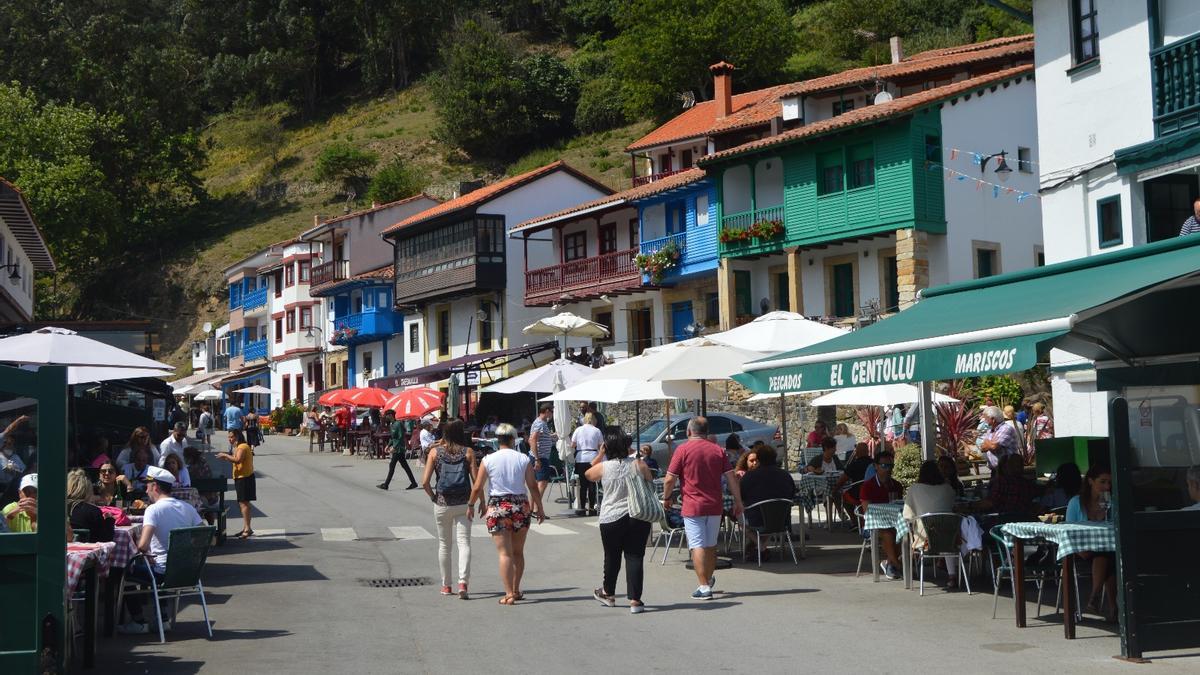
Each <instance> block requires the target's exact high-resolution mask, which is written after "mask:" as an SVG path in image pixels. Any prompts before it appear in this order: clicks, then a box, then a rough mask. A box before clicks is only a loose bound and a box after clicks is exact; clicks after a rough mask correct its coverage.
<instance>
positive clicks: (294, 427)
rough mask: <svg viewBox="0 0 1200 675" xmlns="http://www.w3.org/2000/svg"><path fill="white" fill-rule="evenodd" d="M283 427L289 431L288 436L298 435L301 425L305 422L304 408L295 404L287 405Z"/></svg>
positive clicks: (285, 405) (284, 409)
mask: <svg viewBox="0 0 1200 675" xmlns="http://www.w3.org/2000/svg"><path fill="white" fill-rule="evenodd" d="M282 412H283V414H282V417H283V426H284V427H285V428H286V429H287V433H288V435H292V436H294V435H296V434H298V433H299V431H300V423H301V422H302V421H304V408H302V407H300V405H299V404H297V403H295V402H291V403H286V404H284V406H283V411H282Z"/></svg>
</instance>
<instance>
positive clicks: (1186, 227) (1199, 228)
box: [1179, 216, 1200, 237]
mask: <svg viewBox="0 0 1200 675" xmlns="http://www.w3.org/2000/svg"><path fill="white" fill-rule="evenodd" d="M1197 232H1200V223H1197V222H1196V216H1188V219H1187V220H1185V221H1183V227H1181V228H1179V236H1181V237H1186V236H1188V235H1189V234H1196V233H1197Z"/></svg>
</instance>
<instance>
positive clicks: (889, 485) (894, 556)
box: [858, 450, 903, 579]
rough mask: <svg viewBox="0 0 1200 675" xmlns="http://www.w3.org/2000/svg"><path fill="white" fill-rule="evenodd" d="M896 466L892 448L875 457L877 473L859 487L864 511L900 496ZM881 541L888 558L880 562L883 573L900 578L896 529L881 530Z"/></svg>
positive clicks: (900, 490) (889, 576)
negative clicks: (894, 477)
mask: <svg viewBox="0 0 1200 675" xmlns="http://www.w3.org/2000/svg"><path fill="white" fill-rule="evenodd" d="M895 466H896V455H895V454H894V453H892V451H890V450H884V451H883V452H881V453H879V457H877V458H876V459H875V475H874V476H871V477H870V478H868V479H866V480H865V481H863V484H862V485H861V486H859V488H858V498H859V501H861V502H862V509H863V513H866V512H867V507H868V506H869V505H871V504H887V503H888V502H890V501H892V500H893V499H897V498H899V497H900V494H901V493H902V492H903V488H901V487H900V484H899V483H897V482H896V481H894V480H892V468H893V467H895ZM879 541H880V542H882V544H883V553H884V555H886V556H887V560H886V561H884V562H881V563H879V566H880V567H881V568H882V569H883V575H884V576H885V577H887V578H889V579H899V578H900V573H899V572H898V571H897V570H898V569H899V568H900V556H899V552H898V549H897V547H896V529H895V528H891V527H889V528H886V529H881V530H879Z"/></svg>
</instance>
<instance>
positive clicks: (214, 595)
mask: <svg viewBox="0 0 1200 675" xmlns="http://www.w3.org/2000/svg"><path fill="white" fill-rule="evenodd" d="M255 464H256V468H257V469H258V471H259V478H258V495H259V501H258V502H257V503H256V507H257V510H256V513H255V521H254V529H255V531H256V532H258V533H260V535H261V536H259V537H257V538H254V539H251V540H249V541H244V542H243V541H237V540H230V541H229V542H228V543H227V544H226V545H225V546H223V547H221V548H218V549H215V551H214V554H213V555H212V557H211V558H210V561H209V565H208V568H207V570H206V583H207V588H208V589H209V591H210V594H209V604H210V608H211V613H212V617H213V619H214V622H215V623H214V637H213V640H212V641H209V640H207V639H206V637H205V635H204V628H203V624H202V622H201V618H200V617H201V615H200V610H199V607H198V605H190V606H187V607H185V608H184V609H183V611H182V612H181V619H180V622H179V625H178V627H177V628H176V629H175V630H174V631H173V632H171V633H168V635H167V644H165V645H159V644H158V643H157V642H155V641H153V640H151V639H149V638H147V637H142V636H139V637H126V636H117V637H115V638H113V639H111V640H109V641H107V642H105V643H103V644H102V646H101V650H102V651H101V654H100V657H99V660H98V664H97V665H98V670H97V671H96V672H120V673H137V672H147V673H155V674H156V675H157V674H159V673H194V672H205V673H234V672H241V673H282V672H290V673H327V672H329V671H331V670H332V671H335V672H345V673H395V672H404V673H446V672H456V671H460V670H464V671H465V670H467V669H471V670H474V671H490V672H497V673H506V672H517V671H529V670H534V671H539V672H560V673H568V672H599V671H606V672H642V671H652V672H681V671H692V672H714V671H719V670H720V671H731V672H770V673H775V672H780V673H783V672H797V671H800V670H802V669H803V670H813V669H819V670H820V671H823V672H847V671H851V670H854V671H858V672H924V673H931V672H933V673H937V672H953V673H956V674H961V673H983V672H995V671H997V670H1001V669H1004V670H1011V669H1019V670H1027V671H1031V672H1050V671H1056V672H1068V673H1073V672H1081V673H1082V672H1089V673H1096V672H1117V671H1130V672H1133V671H1134V670H1135V669H1136V671H1137V672H1139V673H1142V672H1185V671H1190V672H1197V669H1200V656H1198V655H1194V654H1193V655H1190V656H1189V655H1183V656H1178V657H1175V658H1161V659H1157V660H1156V661H1155V662H1154V663H1153V664H1152V665H1150V666H1132V665H1129V664H1125V663H1123V662H1119V661H1116V660H1114V659H1113V658H1112V655H1113V654H1117V653H1119V651H1120V645H1119V643H1118V640H1117V638H1116V637H1115V635H1114V634H1113V632H1112V631H1111V630H1107V629H1102V628H1100V627H1098V626H1097V625H1096V624H1094V623H1086V624H1084V625H1083V626H1081V627H1080V629H1079V638H1080V639H1077V640H1075V641H1066V640H1064V639H1063V638H1062V627H1061V624H1059V623H1057V622H1055V621H1054V620H1053V618H1052V617H1051V618H1049V619H1048V620H1047V621H1046V622H1040V621H1037V620H1036V619H1032V618H1031V625H1030V627H1029V628H1026V629H1024V630H1019V629H1017V628H1015V627H1014V626H1013V622H1012V619H1011V617H1012V600H1011V599H1010V598H1007V597H1002V598H1001V601H1000V614H999V616H1000V618H998V619H996V620H992V619H991V605H992V598H991V590H992V589H991V585H990V583H988V582H982V583H984V584H985V587H984V588H977V589H976V590H977V594H976V595H973V596H967V595H966V594H965V593H961V592H955V593H946V592H945V591H944V590H943V589H942V588H940V587H938V588H934V589H932V592H930V589H929V588H928V587H927V591H926V596H925V597H919V596H918V595H917V594H916V592H905V591H904V589H903V586H902V585H901V584H900V583H899V582H885V583H879V584H873V583H871V580H870V578H869V577H868V576H864V577H862V578H855V577H854V568H855V564H856V563H857V559H858V550H859V547H858V540H857V538H856V537H855V535H851V534H842V533H838V534H833V535H831V534H828V533H826V532H824V531H823V530H822V531H819V532H814V533H813V534H812V539H811V541H810V544H809V548H808V559H807V560H802V561H801V563H800V566H799V567H795V566H793V565H792V564H791V563H790V562H787V563H769V564H766V565H764V566H763V568H762V569H761V570H759V569H755V568H754V567H753V566H752V565H751V566H749V567H739V568H737V569H733V570H728V571H723V572H720V573H718V579H717V590H718V593H717V596H716V599H714V600H712V601H708V602H695V601H692V599H691V598H690V597H689V596H690V593H691V591H692V590H693V588H694V587H695V577H694V576H693V575H692V573H691V572H690V571H689V570H686V569H685V568H684V567H683V565H682V557H681V555H680V554H679V553H677V552H672V554H671V555H670V556H669V558H668V562H667V564H666V565H665V566H660V565H658V564H657V562H656V563H655V564H653V565H648V567H647V573H646V591H645V594H644V599H645V602H646V604H647V606H648V610H649V611H647V612H646V613H644V614H641V615H630V614H629V612H628V610H627V607H626V606H625V605H624V603H623V602H622V603H621V605H620V606H618V608H615V609H610V608H605V607H602V606H600V605H598V604H597V603H596V602H595V601H594V600H592V598H591V589H592V588H594V587H595V586H598V585H599V578H600V563H601V548H600V540H599V532H598V530H597V528H596V526H595V525H596V523H595V518H579V519H576V518H561V519H558V518H556V519H552V520H550V521H547V522H546V523H545V524H543V525H540V526H535V528H534V534H533V535H531V536H530V538H529V543H528V546H527V557H528V567H527V571H526V582H525V590H526V592H527V597H528V601H527V602H525V603H522V604H521V605H518V606H516V607H511V608H510V607H500V606H498V605H497V604H496V599H497V598H498V597H499V596H500V595H501V589H502V587H501V585H500V583H499V579H498V576H497V572H496V554H495V549H494V548H493V546H492V544H491V541H490V538H488V537H487V536H486V535H485V534H484V533H483V531H482V528H476V529H475V530H474V535H475V536H474V538H473V539H472V542H473V546H472V551H473V562H472V579H471V594H472V599H471V600H470V601H467V602H463V601H461V600H459V599H457V598H454V597H449V598H448V597H443V596H441V595H440V594H439V593H438V585H437V575H438V572H437V542H436V539H434V538H433V533H434V531H435V530H434V526H433V517H432V508H431V505H430V503H429V501H428V499H427V498H426V497H425V495H424V493H423V492H421V491H420V490H413V491H404V490H396V489H395V488H396V485H397V484H399V486H400V487H403V486H404V484H405V481H404V480H403V478H401V479H400V480H398V481H395V482H394V483H393V490H392V491H389V492H383V491H381V490H378V489H376V488H375V487H374V485H375V484H376V483H378V482H380V480H381V479H382V477H383V474H384V473H385V472H386V469H387V466H386V464H385V463H384V462H381V461H364V460H359V459H358V458H356V457H344V456H341V455H331V454H329V453H324V454H321V453H311V454H310V453H309V452H308V451H307V441H301V440H299V439H292V438H284V437H270V438H269V439H268V442H267V444H266V445H264V446H263V447H261V448H260V449H259V452H258V455H257V457H256V462H255ZM231 496H232V494H231ZM553 496H554V497H558V494H557V492H555V493H554V495H553ZM548 510H549V512H550V513H551V514H552V515H553V514H556V513H563V512H564V511H565V510H566V505H565V504H564V503H552V504H550V506H549V507H548ZM238 529H239V524H238V522H237V521H234V520H232V519H231V521H230V530H231V531H232V532H236V531H238ZM660 555H661V554H660ZM397 577H428V578H430V579H432V580H433V585H429V586H418V587H411V588H385V589H376V588H370V587H367V586H365V585H364V584H363V583H362V580H363V579H372V578H397ZM623 584H624V578H623V577H622V579H621V580H619V581H618V594H620V593H622V589H623ZM1051 602H1053V600H1051ZM1029 613H1030V616H1031V617H1033V614H1034V607H1033V605H1032V604H1031V605H1030V607H1029ZM1047 613H1048V612H1047Z"/></svg>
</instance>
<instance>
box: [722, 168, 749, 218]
mask: <svg viewBox="0 0 1200 675" xmlns="http://www.w3.org/2000/svg"><path fill="white" fill-rule="evenodd" d="M721 188H722V191H721V198H722V199H724V200H725V201H724V203H723V204H722V209H721V210H722V212H723V213H724V214H725V215H729V214H731V213H740V212H742V211H748V210H749V209H750V167H749V166H746V165H745V164H738V165H736V166H731V167H729V168H728V169H726V170H725V173H724V183H723V184H722V186H721Z"/></svg>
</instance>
